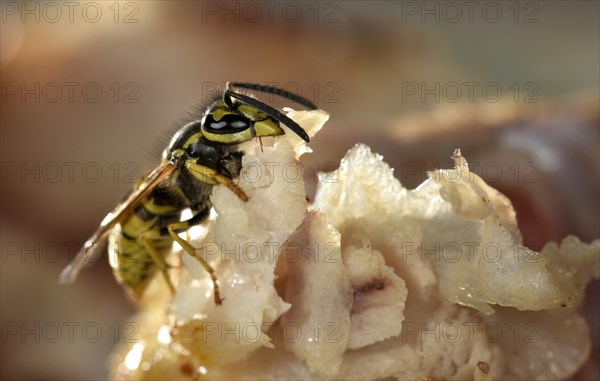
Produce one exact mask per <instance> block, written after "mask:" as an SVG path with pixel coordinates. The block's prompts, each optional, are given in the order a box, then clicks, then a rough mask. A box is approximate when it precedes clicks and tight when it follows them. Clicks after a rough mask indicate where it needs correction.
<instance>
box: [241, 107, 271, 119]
mask: <svg viewBox="0 0 600 381" xmlns="http://www.w3.org/2000/svg"><path fill="white" fill-rule="evenodd" d="M238 111H239V112H241V113H242V115H244V116H245V117H246V118H248V119H250V120H254V121H258V120H264V119H267V114H265V113H264V112H262V111H259V110H258V109H256V108H255V107H252V106H248V105H245V104H242V105H240V106H239V107H238Z"/></svg>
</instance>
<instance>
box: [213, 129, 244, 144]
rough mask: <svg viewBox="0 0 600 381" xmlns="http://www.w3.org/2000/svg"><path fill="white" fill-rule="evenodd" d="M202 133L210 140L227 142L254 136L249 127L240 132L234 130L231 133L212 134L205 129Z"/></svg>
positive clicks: (235, 141)
mask: <svg viewBox="0 0 600 381" xmlns="http://www.w3.org/2000/svg"><path fill="white" fill-rule="evenodd" d="M203 134H204V136H205V137H206V138H207V139H208V140H210V141H213V142H219V143H227V144H231V143H241V142H245V141H247V140H250V139H252V138H253V137H254V136H253V135H252V130H251V129H250V128H247V129H245V130H243V131H240V132H235V133H233V134H213V133H212V132H208V131H206V130H205V131H204V132H203Z"/></svg>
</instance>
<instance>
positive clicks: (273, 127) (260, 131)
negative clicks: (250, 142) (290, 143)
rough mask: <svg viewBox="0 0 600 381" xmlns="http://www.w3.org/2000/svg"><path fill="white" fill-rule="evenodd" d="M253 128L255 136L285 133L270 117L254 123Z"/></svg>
mask: <svg viewBox="0 0 600 381" xmlns="http://www.w3.org/2000/svg"><path fill="white" fill-rule="evenodd" d="M254 130H255V131H256V136H276V135H283V134H285V132H284V131H283V129H282V128H281V127H279V126H278V125H277V123H275V122H274V121H272V120H271V119H265V120H261V121H260V122H256V123H254Z"/></svg>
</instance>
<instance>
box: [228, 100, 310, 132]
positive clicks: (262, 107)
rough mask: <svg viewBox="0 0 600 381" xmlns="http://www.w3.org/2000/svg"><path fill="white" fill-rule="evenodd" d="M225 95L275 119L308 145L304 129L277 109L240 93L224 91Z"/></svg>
mask: <svg viewBox="0 0 600 381" xmlns="http://www.w3.org/2000/svg"><path fill="white" fill-rule="evenodd" d="M225 94H226V95H228V96H230V97H233V98H236V99H239V100H240V101H242V102H244V103H246V104H248V105H250V106H252V107H255V108H257V109H258V110H260V111H262V112H264V113H265V114H267V115H269V116H270V117H272V118H275V119H276V120H278V121H279V122H281V123H283V124H285V125H286V126H287V127H288V128H289V129H290V130H292V131H293V132H294V133H296V135H298V136H300V137H301V138H302V140H304V141H305V142H307V143H308V142H309V141H310V138H309V136H308V134H307V133H306V131H304V129H303V128H302V127H300V125H299V124H298V123H296V122H294V121H293V120H291V119H290V118H288V117H287V116H285V115H283V114H282V113H281V112H280V111H278V110H277V109H275V108H273V107H271V106H269V105H267V104H265V103H263V102H261V101H259V100H258V99H255V98H252V97H249V96H247V95H243V94H240V93H236V92H233V91H230V90H226V91H225Z"/></svg>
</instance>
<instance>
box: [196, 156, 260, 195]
mask: <svg viewBox="0 0 600 381" xmlns="http://www.w3.org/2000/svg"><path fill="white" fill-rule="evenodd" d="M185 166H186V168H187V169H188V170H189V171H190V173H191V174H192V175H194V177H195V178H197V179H198V180H200V181H202V182H203V183H206V184H211V185H216V184H223V185H225V186H226V187H227V188H229V190H231V191H232V192H233V193H234V194H235V195H236V196H238V198H239V199H240V200H242V201H244V202H245V201H248V196H247V195H246V193H244V191H243V190H242V188H240V187H239V186H238V185H237V184H236V183H234V182H233V180H231V179H230V178H228V177H226V176H223V175H222V174H220V173H219V172H217V171H216V170H215V169H212V168H209V167H206V166H204V165H200V164H196V163H194V162H193V161H191V160H189V161H188V162H187V163H186V164H185Z"/></svg>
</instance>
